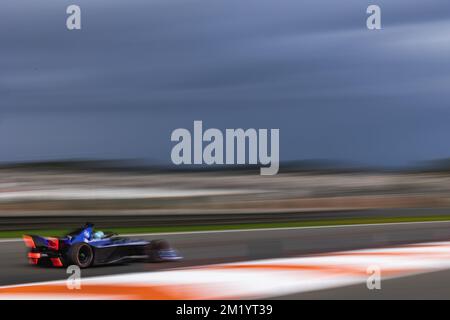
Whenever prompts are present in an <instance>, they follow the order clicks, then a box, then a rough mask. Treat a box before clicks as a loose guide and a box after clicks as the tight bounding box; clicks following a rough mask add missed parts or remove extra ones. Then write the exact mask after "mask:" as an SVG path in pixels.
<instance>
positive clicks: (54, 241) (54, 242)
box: [47, 238, 59, 251]
mask: <svg viewBox="0 0 450 320" xmlns="http://www.w3.org/2000/svg"><path fill="white" fill-rule="evenodd" d="M47 241H48V248H49V249H52V250H56V251H57V250H59V239H58V238H47Z"/></svg>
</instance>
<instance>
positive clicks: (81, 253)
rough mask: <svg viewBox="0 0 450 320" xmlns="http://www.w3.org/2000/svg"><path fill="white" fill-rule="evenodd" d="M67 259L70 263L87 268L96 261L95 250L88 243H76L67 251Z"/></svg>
mask: <svg viewBox="0 0 450 320" xmlns="http://www.w3.org/2000/svg"><path fill="white" fill-rule="evenodd" d="M67 260H68V262H69V264H74V265H77V266H79V267H80V268H87V267H89V266H90V265H91V264H92V262H93V261H94V251H93V249H92V247H91V246H90V245H88V244H87V243H76V244H74V245H73V246H71V247H70V249H69V251H68V252H67Z"/></svg>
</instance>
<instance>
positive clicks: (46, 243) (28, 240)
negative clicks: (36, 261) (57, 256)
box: [22, 234, 60, 251]
mask: <svg viewBox="0 0 450 320" xmlns="http://www.w3.org/2000/svg"><path fill="white" fill-rule="evenodd" d="M22 238H23V242H24V243H25V245H26V246H27V247H28V248H30V249H43V248H46V249H50V250H56V251H57V250H59V247H60V244H59V239H58V238H54V237H47V238H44V237H41V236H36V235H28V234H25V235H23V237H22Z"/></svg>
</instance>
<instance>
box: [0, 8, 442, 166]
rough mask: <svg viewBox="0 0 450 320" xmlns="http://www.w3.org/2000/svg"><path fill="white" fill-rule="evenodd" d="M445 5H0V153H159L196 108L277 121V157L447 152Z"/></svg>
mask: <svg viewBox="0 0 450 320" xmlns="http://www.w3.org/2000/svg"><path fill="white" fill-rule="evenodd" d="M69 4H78V5H80V7H81V9H82V30H81V31H68V30H67V29H66V28H65V19H66V13H65V11H66V7H67V6H68V5H69ZM369 4H378V5H380V6H381V9H382V25H383V30H380V31H369V30H367V28H366V22H365V20H366V17H367V15H366V8H367V6H368V5H369ZM449 17H450V1H448V0H427V1H425V0H371V1H366V0H345V1H336V0H127V1H123V0H71V1H66V0H58V1H56V0H39V1H36V0H14V1H3V2H2V3H1V9H0V41H1V42H0V43H1V46H0V161H3V162H9V161H25V160H44V159H67V158H97V159H99V158H114V159H117V158H145V159H155V160H157V161H160V162H169V161H170V150H171V148H172V146H173V143H172V142H171V141H170V134H171V132H172V130H173V129H176V128H179V127H187V128H191V127H192V123H193V120H203V122H204V126H206V127H218V128H221V129H225V128H238V127H243V128H250V127H253V128H280V139H281V141H280V142H281V146H280V150H281V151H280V152H281V154H280V157H281V160H292V159H311V158H329V159H339V160H350V161H354V162H359V163H366V164H375V165H404V164H409V163H414V162H416V161H420V160H426V159H434V158H443V157H449V156H450V20H449Z"/></svg>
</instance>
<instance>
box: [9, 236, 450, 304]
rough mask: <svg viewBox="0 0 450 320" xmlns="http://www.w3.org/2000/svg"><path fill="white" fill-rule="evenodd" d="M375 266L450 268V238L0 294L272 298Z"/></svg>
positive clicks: (408, 271) (346, 279)
mask: <svg viewBox="0 0 450 320" xmlns="http://www.w3.org/2000/svg"><path fill="white" fill-rule="evenodd" d="M373 266H376V267H378V268H379V269H380V270H381V278H382V279H381V280H382V281H383V280H384V279H392V278H396V277H401V276H408V275H414V274H419V273H427V272H432V271H437V270H445V269H450V242H433V243H422V244H413V245H404V246H397V247H389V248H379V249H364V250H354V251H343V252H335V253H328V254H317V255H310V256H306V257H297V258H282V259H267V260H255V261H247V262H237V263H227V264H217V265H210V266H198V267H192V268H184V269H175V270H171V271H160V272H146V273H131V274H122V275H117V276H105V277H93V278H85V279H83V280H82V284H81V289H80V290H69V289H67V287H66V283H65V282H64V281H53V282H43V283H35V284H24V285H15V286H4V287H0V298H2V299H23V298H34V299H36V298H38V299H105V298H108V299H247V298H270V297H275V296H280V295H284V294H293V293H301V292H309V291H316V290H321V289H327V288H336V287H342V286H348V285H353V284H358V283H364V282H366V281H367V279H368V277H369V275H370V274H368V273H367V270H368V268H369V267H373Z"/></svg>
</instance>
